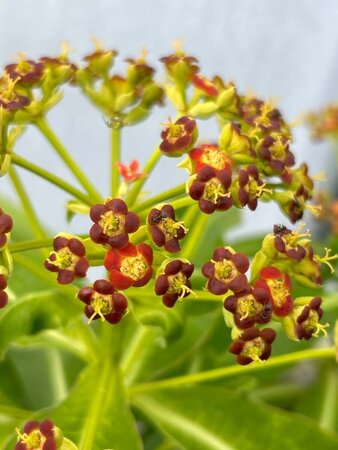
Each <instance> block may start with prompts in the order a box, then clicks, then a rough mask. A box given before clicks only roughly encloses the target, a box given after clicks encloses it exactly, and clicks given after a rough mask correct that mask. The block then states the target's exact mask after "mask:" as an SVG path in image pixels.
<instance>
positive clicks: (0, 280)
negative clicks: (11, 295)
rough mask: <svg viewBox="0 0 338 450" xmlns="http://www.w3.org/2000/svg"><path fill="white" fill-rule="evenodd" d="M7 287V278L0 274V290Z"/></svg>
mask: <svg viewBox="0 0 338 450" xmlns="http://www.w3.org/2000/svg"><path fill="white" fill-rule="evenodd" d="M6 287H7V278H6V277H5V275H0V291H3V290H4V289H6Z"/></svg>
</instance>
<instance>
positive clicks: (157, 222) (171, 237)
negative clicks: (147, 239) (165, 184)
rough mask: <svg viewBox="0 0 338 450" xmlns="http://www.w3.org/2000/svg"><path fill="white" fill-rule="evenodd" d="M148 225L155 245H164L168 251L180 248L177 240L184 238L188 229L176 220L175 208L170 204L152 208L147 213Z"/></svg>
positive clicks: (173, 251) (172, 251)
mask: <svg viewBox="0 0 338 450" xmlns="http://www.w3.org/2000/svg"><path fill="white" fill-rule="evenodd" d="M148 225H149V230H150V234H151V237H152V240H153V242H154V244H155V245H157V247H164V248H165V249H166V250H167V252H170V253H176V252H179V251H180V250H181V247H180V244H179V242H178V241H179V240H180V239H183V238H184V236H185V235H186V233H187V231H188V230H187V228H185V226H184V223H183V222H178V221H177V220H176V217H175V210H174V208H173V207H172V206H171V205H164V206H162V208H161V209H158V208H153V209H152V210H151V211H150V213H149V214H148Z"/></svg>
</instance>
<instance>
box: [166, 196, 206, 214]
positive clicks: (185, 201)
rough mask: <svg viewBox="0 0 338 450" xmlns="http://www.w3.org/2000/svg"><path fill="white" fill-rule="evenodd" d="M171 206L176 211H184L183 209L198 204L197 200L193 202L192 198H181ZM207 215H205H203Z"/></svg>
mask: <svg viewBox="0 0 338 450" xmlns="http://www.w3.org/2000/svg"><path fill="white" fill-rule="evenodd" d="M170 204H171V206H172V207H173V208H174V209H176V210H177V209H182V208H186V207H187V206H192V205H194V204H196V202H195V200H193V199H192V198H190V197H183V198H179V199H178V200H174V201H172V202H170ZM203 215H205V214H203Z"/></svg>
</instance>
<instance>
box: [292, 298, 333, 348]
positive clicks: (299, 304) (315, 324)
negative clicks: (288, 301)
mask: <svg viewBox="0 0 338 450" xmlns="http://www.w3.org/2000/svg"><path fill="white" fill-rule="evenodd" d="M321 304H322V299H321V298H320V297H313V298H312V297H303V298H297V299H296V300H295V308H294V310H293V313H292V315H291V317H290V321H288V319H289V318H286V320H285V322H283V327H284V330H285V332H286V334H287V335H288V337H289V338H290V339H295V340H301V339H305V340H306V341H308V340H309V339H311V338H312V336H314V337H318V336H319V333H320V331H322V332H323V333H324V334H325V335H326V330H325V328H326V327H328V324H324V325H322V324H321V323H319V321H320V319H321V318H322V316H323V310H322V308H321ZM290 322H291V323H290Z"/></svg>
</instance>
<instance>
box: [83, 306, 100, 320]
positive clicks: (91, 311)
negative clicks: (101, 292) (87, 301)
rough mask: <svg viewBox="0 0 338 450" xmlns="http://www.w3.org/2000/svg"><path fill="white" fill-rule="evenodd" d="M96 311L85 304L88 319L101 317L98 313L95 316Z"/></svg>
mask: <svg viewBox="0 0 338 450" xmlns="http://www.w3.org/2000/svg"><path fill="white" fill-rule="evenodd" d="M94 312H95V311H94V309H93V308H92V307H91V306H90V305H86V306H85V308H84V313H85V314H86V316H87V317H88V319H92V320H97V319H99V318H100V316H99V315H98V314H95V316H93V314H94Z"/></svg>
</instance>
